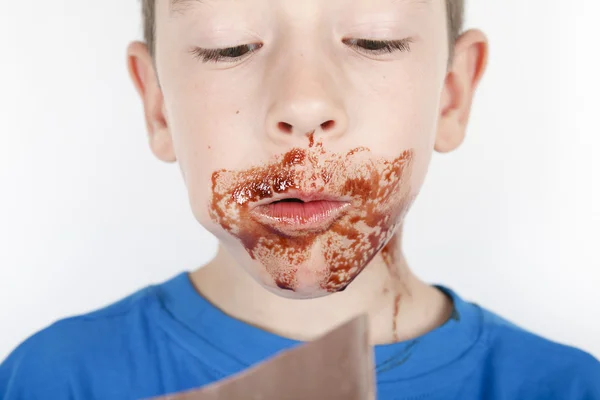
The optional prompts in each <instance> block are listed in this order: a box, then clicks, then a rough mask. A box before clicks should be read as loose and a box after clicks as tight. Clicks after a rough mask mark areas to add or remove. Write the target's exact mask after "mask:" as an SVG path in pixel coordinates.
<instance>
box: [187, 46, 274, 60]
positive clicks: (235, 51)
mask: <svg viewBox="0 0 600 400" xmlns="http://www.w3.org/2000/svg"><path fill="white" fill-rule="evenodd" d="M262 46H263V44H262V43H250V44H242V45H239V46H235V47H226V48H222V49H204V48H201V47H194V48H193V49H192V50H191V53H192V54H193V55H194V57H196V58H198V59H199V60H200V61H202V62H205V63H206V62H235V61H239V60H241V59H242V58H245V57H247V56H249V55H250V54H252V53H254V52H255V51H256V50H258V49H260V48H261V47H262Z"/></svg>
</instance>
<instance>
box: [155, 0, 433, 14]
mask: <svg viewBox="0 0 600 400" xmlns="http://www.w3.org/2000/svg"><path fill="white" fill-rule="evenodd" d="M166 1H167V2H168V4H169V10H170V13H172V14H181V13H185V11H187V10H188V9H189V8H191V7H194V6H199V5H202V4H205V5H210V4H215V3H216V4H218V3H222V2H225V1H228V0H166ZM229 1H231V0H229ZM234 1H236V2H238V3H248V2H251V1H256V0H234ZM266 1H268V0H266ZM278 1H280V0H278ZM296 1H297V0H296ZM302 1H306V0H302ZM319 1H322V2H328V1H331V0H319ZM344 1H347V0H344ZM367 1H369V0H367ZM354 2H355V0H352V3H354ZM389 2H390V3H393V4H402V5H407V6H424V5H425V6H429V5H431V4H432V3H436V2H439V0H438V1H436V0H389ZM349 5H351V3H350V4H349Z"/></svg>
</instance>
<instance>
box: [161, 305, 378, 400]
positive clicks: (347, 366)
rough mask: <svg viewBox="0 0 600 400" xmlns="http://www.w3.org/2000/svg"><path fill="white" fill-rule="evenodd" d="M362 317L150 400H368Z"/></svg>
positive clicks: (370, 374) (368, 358)
mask: <svg viewBox="0 0 600 400" xmlns="http://www.w3.org/2000/svg"><path fill="white" fill-rule="evenodd" d="M374 374H375V373H374V368H373V350H372V348H371V346H370V345H369V338H368V323H367V317H366V316H360V317H358V318H355V319H353V320H351V321H350V322H347V323H345V324H344V325H342V326H340V327H339V328H337V329H335V330H333V331H331V332H329V333H328V334H326V335H325V336H323V337H321V338H320V339H317V340H315V341H313V342H308V343H304V344H302V345H300V346H298V347H296V348H294V349H292V350H289V351H286V352H283V353H280V354H279V355H277V356H275V357H273V358H271V359H269V360H266V361H264V362H262V363H260V364H258V365H257V366H254V367H252V368H250V369H248V370H246V371H244V372H242V373H240V374H238V375H235V376H232V377H229V378H227V379H224V380H222V381H219V382H216V383H213V384H211V385H208V386H205V387H203V388H201V389H199V390H196V391H189V392H185V393H179V394H173V395H168V396H165V397H161V398H158V399H155V400H238V399H240V400H241V399H244V400H259V399H260V400H281V399H289V400H296V399H297V400H304V399H313V400H320V399H323V400H325V399H327V400H373V399H375V384H374V381H375V375H374Z"/></svg>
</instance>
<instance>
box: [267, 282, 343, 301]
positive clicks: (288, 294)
mask: <svg viewBox="0 0 600 400" xmlns="http://www.w3.org/2000/svg"><path fill="white" fill-rule="evenodd" d="M260 285H261V286H262V287H263V288H264V289H266V290H268V291H269V292H271V293H273V294H275V295H277V296H279V297H283V298H286V299H294V300H309V299H318V298H321V297H325V296H329V295H331V294H333V293H338V292H343V291H344V290H345V289H346V288H345V287H344V288H341V289H340V290H338V291H337V292H334V291H331V290H325V289H322V288H321V287H314V286H313V287H306V288H303V287H301V286H299V287H297V288H295V289H294V290H290V289H283V288H280V287H279V286H277V285H273V284H267V283H264V282H260Z"/></svg>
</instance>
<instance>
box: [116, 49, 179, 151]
mask: <svg viewBox="0 0 600 400" xmlns="http://www.w3.org/2000/svg"><path fill="white" fill-rule="evenodd" d="M127 67H128V69H129V76H130V77H131V80H132V81H133V84H134V86H135V88H136V90H137V92H138V94H139V95H140V98H141V100H142V104H143V106H144V116H145V119H146V130H147V131H148V140H149V143H150V148H151V149H152V152H153V153H154V155H155V156H156V157H157V158H159V159H160V160H162V161H164V162H175V161H176V160H177V158H176V157H175V151H174V149H173V140H172V138H171V133H170V131H169V126H168V123H167V119H166V117H165V112H164V100H163V94H162V90H161V88H160V85H159V83H158V78H157V76H156V70H155V68H154V62H153V60H152V57H151V56H150V53H149V51H148V47H147V46H146V44H145V43H142V42H133V43H131V44H130V45H129V46H128V47H127Z"/></svg>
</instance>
